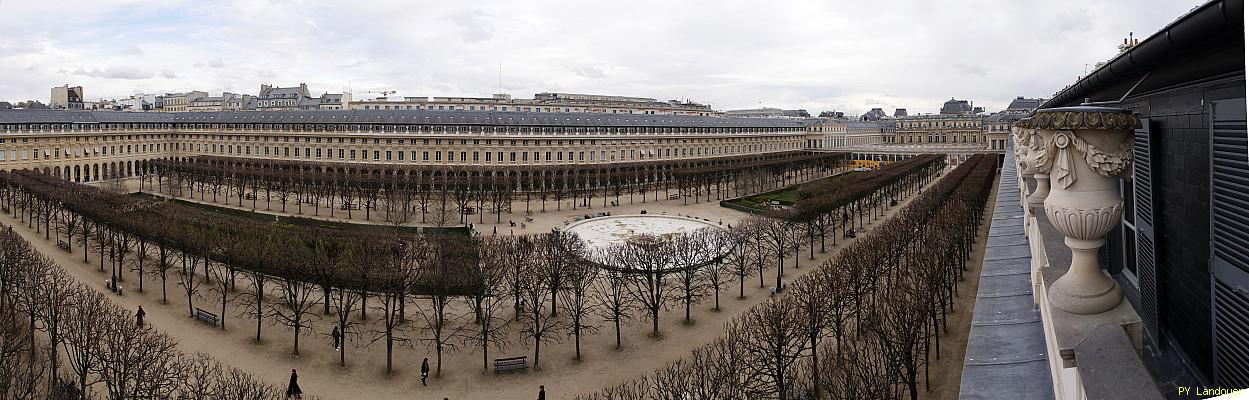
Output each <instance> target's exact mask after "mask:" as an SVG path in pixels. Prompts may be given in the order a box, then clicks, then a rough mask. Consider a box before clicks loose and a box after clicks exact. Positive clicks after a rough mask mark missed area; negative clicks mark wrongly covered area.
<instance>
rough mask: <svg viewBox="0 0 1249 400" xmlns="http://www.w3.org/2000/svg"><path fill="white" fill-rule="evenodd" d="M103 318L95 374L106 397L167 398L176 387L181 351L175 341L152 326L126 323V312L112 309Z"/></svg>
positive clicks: (121, 398) (118, 398)
mask: <svg viewBox="0 0 1249 400" xmlns="http://www.w3.org/2000/svg"><path fill="white" fill-rule="evenodd" d="M110 311H111V312H109V313H106V316H105V317H104V320H103V321H100V323H102V324H105V325H106V328H104V330H105V334H104V340H103V342H102V343H100V344H101V348H100V352H99V357H100V368H99V370H98V371H97V374H98V375H99V376H100V380H101V381H102V382H103V383H104V387H105V388H106V389H107V391H108V397H109V399H113V400H124V399H135V398H166V397H169V396H170V395H171V394H172V392H174V391H175V390H176V389H177V388H178V383H179V378H180V377H181V367H182V363H181V362H180V357H181V354H180V353H179V352H178V349H177V342H175V341H174V340H173V338H171V337H169V335H166V334H164V333H160V332H155V331H153V330H152V329H151V325H143V326H139V325H138V324H132V323H129V322H130V321H131V320H133V316H132V315H131V314H130V312H129V311H125V310H121V309H118V308H111V309H110Z"/></svg>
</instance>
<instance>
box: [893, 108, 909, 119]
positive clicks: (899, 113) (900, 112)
mask: <svg viewBox="0 0 1249 400" xmlns="http://www.w3.org/2000/svg"><path fill="white" fill-rule="evenodd" d="M905 116H906V109H905V108H895V109H893V117H894V118H901V117H905Z"/></svg>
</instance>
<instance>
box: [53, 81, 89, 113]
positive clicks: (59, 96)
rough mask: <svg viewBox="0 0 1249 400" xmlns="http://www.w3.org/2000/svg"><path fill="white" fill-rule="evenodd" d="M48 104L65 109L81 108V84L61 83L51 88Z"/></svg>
mask: <svg viewBox="0 0 1249 400" xmlns="http://www.w3.org/2000/svg"><path fill="white" fill-rule="evenodd" d="M48 106H49V107H51V108H58V109H65V110H81V109H83V108H84V107H83V95H82V86H74V87H70V86H69V85H63V86H57V87H54V88H52V99H51V101H50V102H48Z"/></svg>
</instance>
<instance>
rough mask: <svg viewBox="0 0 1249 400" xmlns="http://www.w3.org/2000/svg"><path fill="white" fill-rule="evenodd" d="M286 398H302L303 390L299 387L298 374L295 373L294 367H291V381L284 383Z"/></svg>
mask: <svg viewBox="0 0 1249 400" xmlns="http://www.w3.org/2000/svg"><path fill="white" fill-rule="evenodd" d="M286 398H288V399H289V398H296V399H302V398H304V391H303V390H302V389H300V388H299V374H296V373H295V369H294V368H291V383H290V384H288V385H286Z"/></svg>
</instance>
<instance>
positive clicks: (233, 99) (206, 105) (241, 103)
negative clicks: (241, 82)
mask: <svg viewBox="0 0 1249 400" xmlns="http://www.w3.org/2000/svg"><path fill="white" fill-rule="evenodd" d="M253 98H254V96H252V95H250V94H235V93H230V92H223V93H221V96H209V97H201V98H198V99H196V100H195V101H192V102H191V105H190V106H188V107H187V111H196V112H210V111H240V110H247V109H249V108H248V104H249V103H251V101H252V99H253Z"/></svg>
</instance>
